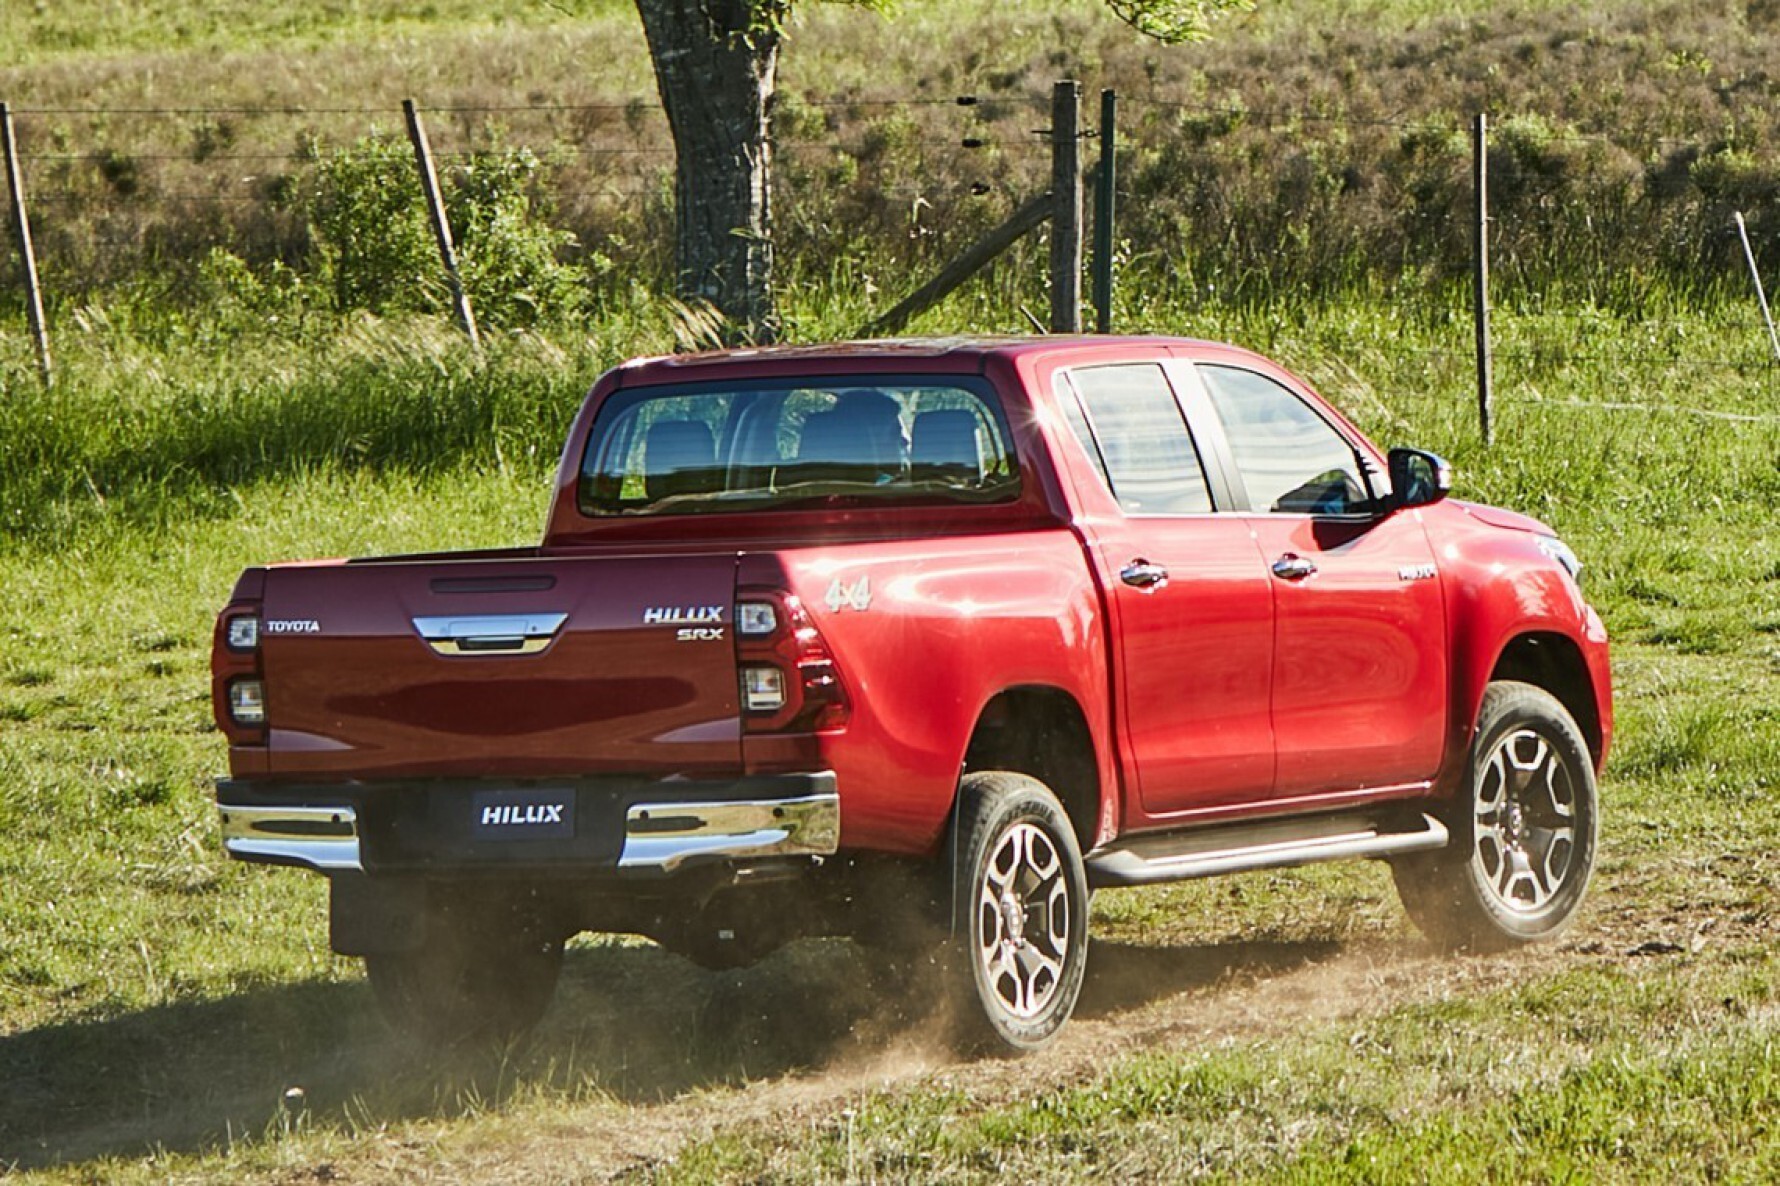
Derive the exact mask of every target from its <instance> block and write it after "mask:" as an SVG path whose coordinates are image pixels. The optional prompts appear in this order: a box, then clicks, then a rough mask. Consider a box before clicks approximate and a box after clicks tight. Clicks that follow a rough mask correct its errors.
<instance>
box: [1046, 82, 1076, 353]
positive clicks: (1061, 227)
mask: <svg viewBox="0 0 1780 1186" xmlns="http://www.w3.org/2000/svg"><path fill="white" fill-rule="evenodd" d="M1081 105H1082V84H1081V83H1079V82H1073V81H1070V82H1059V83H1058V84H1057V85H1056V86H1055V87H1054V88H1052V90H1051V200H1052V201H1053V202H1055V203H1056V205H1055V207H1054V212H1053V213H1052V215H1051V332H1052V333H1054V334H1075V333H1080V332H1081V329H1082V153H1081V134H1080V132H1081Z"/></svg>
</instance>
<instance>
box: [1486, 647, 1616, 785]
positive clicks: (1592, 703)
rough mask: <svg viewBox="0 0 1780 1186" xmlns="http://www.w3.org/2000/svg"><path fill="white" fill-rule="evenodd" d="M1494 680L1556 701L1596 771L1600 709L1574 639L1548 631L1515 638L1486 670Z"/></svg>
mask: <svg viewBox="0 0 1780 1186" xmlns="http://www.w3.org/2000/svg"><path fill="white" fill-rule="evenodd" d="M1497 680H1518V681H1519V682H1521V683H1523V684H1532V685H1533V686H1534V687H1536V688H1543V689H1544V690H1545V691H1547V692H1549V693H1551V694H1552V695H1553V696H1555V697H1557V700H1558V703H1560V704H1562V705H1563V706H1564V708H1565V710H1566V711H1568V712H1569V714H1570V717H1571V719H1573V720H1574V721H1575V722H1576V727H1577V728H1579V729H1581V730H1582V739H1583V741H1584V742H1586V743H1587V744H1588V752H1589V754H1590V756H1591V757H1592V758H1593V759H1594V762H1595V766H1596V768H1597V769H1598V768H1599V766H1600V764H1601V760H1602V757H1603V749H1604V746H1605V737H1604V735H1603V730H1602V722H1601V706H1600V703H1599V701H1598V700H1597V699H1596V696H1595V688H1594V681H1593V679H1592V678H1591V676H1590V673H1589V667H1588V661H1587V659H1585V658H1584V657H1583V654H1582V648H1581V647H1580V646H1578V645H1577V644H1576V641H1575V640H1574V639H1572V638H1570V637H1569V636H1567V635H1564V634H1558V633H1555V632H1548V631H1531V632H1528V633H1526V634H1520V635H1516V636H1515V637H1514V638H1512V639H1510V640H1509V641H1508V644H1507V645H1506V646H1504V647H1503V648H1502V652H1501V654H1499V655H1498V656H1497V657H1496V663H1495V666H1494V667H1492V668H1491V669H1490V681H1491V682H1492V683H1493V682H1495V681H1497Z"/></svg>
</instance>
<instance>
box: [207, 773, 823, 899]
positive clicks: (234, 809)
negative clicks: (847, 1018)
mask: <svg viewBox="0 0 1780 1186" xmlns="http://www.w3.org/2000/svg"><path fill="white" fill-rule="evenodd" d="M246 786H247V784H224V787H223V788H222V789H223V790H224V791H227V792H228V794H227V795H226V797H225V796H224V794H223V793H221V792H220V791H219V800H220V801H219V802H218V804H217V807H218V809H219V811H220V812H221V815H222V839H223V849H224V850H225V851H226V852H227V853H228V854H229V855H230V856H232V857H235V858H237V859H239V860H244V861H255V862H259V863H262V864H273V865H296V866H299V867H302V868H306V869H313V870H315V871H317V872H320V873H343V872H350V873H362V872H365V871H366V867H367V865H369V866H370V867H371V869H372V870H373V871H384V872H393V871H402V872H407V873H423V874H424V873H429V872H430V873H450V872H453V871H455V870H459V869H462V868H472V867H473V868H474V869H478V870H484V871H488V870H495V869H499V868H502V867H513V868H517V867H528V868H537V869H541V870H556V871H568V870H572V869H586V870H588V871H590V872H591V871H594V870H597V869H602V868H603V869H607V870H610V869H612V868H614V867H616V868H617V869H618V870H620V871H623V872H625V873H642V874H647V873H673V872H675V871H676V870H678V869H679V868H681V867H682V866H683V865H686V864H688V863H704V862H708V861H744V860H762V859H772V858H775V857H808V856H828V855H831V854H833V853H834V852H835V851H836V850H838V849H839V847H840V835H841V801H840V795H839V793H838V792H837V791H835V790H834V789H833V788H834V776H833V775H832V774H827V773H824V774H819V775H812V776H792V777H787V778H773V779H758V780H748V781H746V782H743V783H740V784H736V785H733V786H732V787H731V788H729V789H731V790H732V791H740V792H742V794H741V795H739V796H738V797H737V798H734V799H725V798H699V797H695V796H692V795H688V796H687V797H686V798H684V799H682V798H679V797H677V796H676V795H672V794H670V795H665V796H661V797H659V798H658V797H657V795H658V794H659V793H660V792H661V791H664V790H668V791H677V790H678V787H677V786H673V785H671V784H670V785H668V786H662V785H657V786H655V787H652V788H649V789H650V790H653V791H655V792H656V793H657V795H651V794H649V793H648V792H647V791H644V790H642V789H641V788H638V789H637V790H635V791H633V792H632V793H631V794H630V795H628V796H626V797H625V798H624V799H623V800H619V801H611V800H607V801H605V803H603V804H602V803H599V802H597V801H595V800H592V799H588V800H583V801H582V802H581V803H580V810H579V811H578V812H577V813H576V814H575V817H574V818H575V830H576V835H575V836H573V837H571V838H567V839H563V840H560V841H559V842H552V843H550V844H538V843H535V842H534V843H525V842H519V843H514V842H506V843H483V842H479V841H476V840H474V839H469V840H466V839H465V838H464V837H463V835H462V834H461V833H450V834H447V833H444V832H440V831H426V830H424V829H422V830H419V832H418V834H415V833H414V831H413V830H412V829H410V830H409V831H408V832H406V833H405V840H404V843H405V844H406V845H407V846H408V847H406V848H404V849H402V850H401V851H399V852H395V851H392V850H391V848H390V840H389V835H390V832H391V825H390V819H389V817H388V812H387V810H386V808H387V806H388V804H387V801H385V800H384V799H383V798H382V797H383V796H384V795H386V794H393V795H403V796H412V795H416V794H418V795H421V796H426V797H429V798H430V797H432V796H435V795H436V796H438V797H439V798H438V801H437V802H436V803H434V804H431V805H430V806H431V807H436V808H438V809H440V811H441V812H442V813H443V815H445V816H446V817H447V818H455V817H457V816H462V815H465V814H466V813H467V812H468V810H469V805H470V804H471V803H472V799H471V798H470V796H469V795H468V794H466V793H463V792H461V791H460V790H453V789H449V788H438V789H436V790H434V791H432V792H430V793H429V791H428V790H427V788H426V787H425V786H424V785H416V784H408V786H407V787H405V788H403V789H400V790H394V791H382V790H379V791H370V792H368V793H366V792H364V791H363V789H362V788H361V789H360V790H358V791H355V792H354V793H352V794H351V795H342V796H341V798H343V799H344V798H350V799H351V802H350V803H335V804H328V803H326V801H325V799H326V797H327V792H326V791H324V790H323V789H322V788H301V787H297V788H288V789H287V788H281V789H280V792H279V795H280V797H283V796H284V795H288V796H289V797H290V798H293V799H299V800H301V799H307V800H308V801H307V802H299V803H297V804H274V803H267V802H265V801H264V799H265V798H266V797H269V796H267V795H266V793H265V792H262V791H258V790H257V789H255V790H254V792H253V794H252V795H249V794H246V793H244V792H243V791H242V790H241V789H239V788H243V787H246ZM779 790H785V791H790V792H792V793H790V794H786V795H775V794H770V793H769V794H766V795H762V794H760V793H759V792H761V791H769V792H773V791H779ZM748 791H753V792H755V793H754V794H747V793H746V792H748ZM311 795H313V797H312V798H311V797H310V796H311ZM243 798H260V800H261V801H260V802H248V803H242V802H240V801H239V800H240V799H243ZM318 800H320V802H318ZM596 808H597V809H596ZM419 818H421V819H422V820H424V818H425V817H424V815H422V816H421V817H419ZM379 821H381V822H379ZM413 822H414V821H413V820H410V821H409V823H413ZM366 837H369V845H370V851H369V859H368V860H367V853H366V847H365V838H366Z"/></svg>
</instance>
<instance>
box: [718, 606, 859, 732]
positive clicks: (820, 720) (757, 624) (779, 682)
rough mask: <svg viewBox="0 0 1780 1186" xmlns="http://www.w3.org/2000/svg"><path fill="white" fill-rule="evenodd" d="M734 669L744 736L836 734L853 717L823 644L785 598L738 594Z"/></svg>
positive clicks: (801, 613)
mask: <svg viewBox="0 0 1780 1186" xmlns="http://www.w3.org/2000/svg"><path fill="white" fill-rule="evenodd" d="M736 668H737V671H738V673H739V675H740V680H741V689H740V691H741V702H742V721H743V727H744V729H745V730H746V731H747V732H749V733H818V732H822V731H824V730H827V729H838V728H840V727H841V726H843V725H845V724H846V723H847V718H848V717H849V716H850V715H851V714H852V708H851V705H850V704H849V702H848V700H847V690H846V688H845V686H844V685H843V684H842V683H841V680H840V675H839V673H838V672H837V671H836V669H835V664H834V655H833V653H832V652H830V651H829V649H828V643H827V642H825V641H824V640H823V638H822V634H821V632H820V631H818V630H817V629H816V626H815V623H814V622H812V621H810V616H809V614H808V613H806V612H805V611H804V608H803V603H802V602H800V601H799V600H798V599H797V598H796V597H794V596H792V595H791V594H789V593H786V592H783V591H781V590H776V589H772V590H765V589H756V590H743V592H742V595H741V596H740V597H739V598H738V599H737V602H736Z"/></svg>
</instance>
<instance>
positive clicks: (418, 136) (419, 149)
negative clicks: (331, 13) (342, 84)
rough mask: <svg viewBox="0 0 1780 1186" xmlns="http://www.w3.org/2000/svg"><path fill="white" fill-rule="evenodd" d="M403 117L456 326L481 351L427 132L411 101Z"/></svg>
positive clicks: (480, 343) (410, 100) (474, 317)
mask: <svg viewBox="0 0 1780 1186" xmlns="http://www.w3.org/2000/svg"><path fill="white" fill-rule="evenodd" d="M402 114H403V115H404V116H406V117H407V120H408V139H409V140H411V141H413V142H414V161H415V164H416V165H417V166H418V167H419V169H420V188H421V189H422V190H424V191H425V193H426V208H427V213H428V214H429V215H431V217H432V220H433V237H434V238H435V239H436V240H438V243H439V261H440V262H441V263H443V264H444V265H445V279H446V283H448V284H450V285H451V303H452V306H453V308H454V309H455V310H456V312H457V323H458V324H459V325H460V326H462V327H463V331H464V333H466V334H468V335H469V337H470V345H471V346H473V347H474V348H475V349H476V350H477V351H478V352H480V351H481V349H482V336H481V335H480V334H478V333H477V332H476V314H475V313H474V312H473V311H471V309H470V294H469V293H467V292H465V291H464V279H463V275H462V274H461V273H460V272H459V271H458V269H457V248H456V247H455V246H453V244H452V242H451V222H450V220H448V219H447V218H446V217H445V199H444V198H443V197H442V196H441V195H440V193H439V174H438V171H437V170H436V169H434V168H433V150H432V148H431V147H429V146H428V144H427V140H426V129H425V128H424V127H422V126H421V124H420V111H419V109H417V108H416V107H415V106H414V100H413V99H403V100H402Z"/></svg>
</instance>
